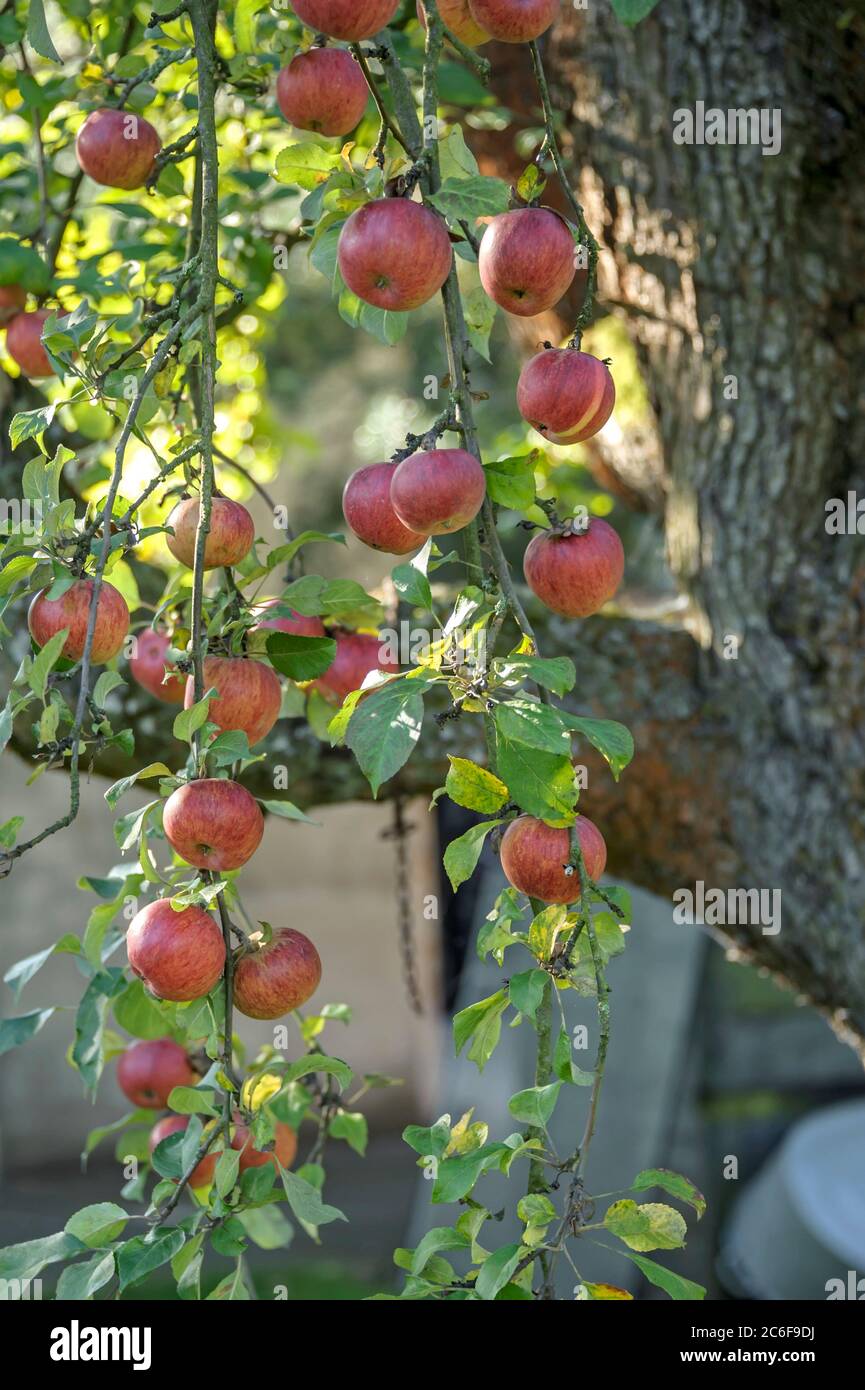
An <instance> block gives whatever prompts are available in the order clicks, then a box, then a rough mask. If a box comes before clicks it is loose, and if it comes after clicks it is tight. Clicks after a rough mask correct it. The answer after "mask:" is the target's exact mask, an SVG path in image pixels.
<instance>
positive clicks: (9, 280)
mask: <svg viewBox="0 0 865 1390" xmlns="http://www.w3.org/2000/svg"><path fill="white" fill-rule="evenodd" d="M3 42H6V40H5V39H3V38H2V37H0V43H3ZM50 284H51V272H50V271H49V269H48V266H47V265H46V264H45V262H44V261H43V259H42V257H41V256H40V255H39V253H38V251H35V250H34V248H33V247H32V246H25V245H24V243H23V242H22V241H19V240H18V238H17V237H11V236H5V237H0V285H21V286H22V288H23V289H25V290H30V292H31V293H32V294H44V293H45V291H46V290H47V289H48V286H49V285H50ZM52 412H53V408H52Z"/></svg>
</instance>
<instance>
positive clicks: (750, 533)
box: [549, 0, 865, 1039]
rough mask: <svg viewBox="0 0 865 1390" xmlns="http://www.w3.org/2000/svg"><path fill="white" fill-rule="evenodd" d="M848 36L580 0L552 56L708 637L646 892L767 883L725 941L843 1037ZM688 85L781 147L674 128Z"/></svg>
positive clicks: (683, 563)
mask: <svg viewBox="0 0 865 1390" xmlns="http://www.w3.org/2000/svg"><path fill="white" fill-rule="evenodd" d="M861 30H862V22H861V20H860V19H859V18H856V19H855V20H854V21H853V23H852V24H851V25H850V27H849V28H847V29H845V28H842V27H840V25H839V19H838V11H837V9H836V8H835V7H834V6H832V5H830V4H828V3H818V4H815V3H813V0H811V3H807V2H806V0H785V3H784V4H783V5H781V4H780V3H778V4H771V3H766V0H749V3H747V4H745V3H740V2H739V3H737V0H731V2H730V3H723V4H720V5H719V4H717V3H714V0H661V3H660V4H659V6H658V8H657V10H656V11H655V12H654V13H653V15H652V16H651V18H650V19H649V20H647V21H645V22H644V23H642V24H640V25H639V26H638V27H637V28H636V29H633V30H628V29H624V28H623V27H622V26H621V25H620V24H619V23H617V21H616V20H615V18H614V16H613V13H612V10H611V8H610V7H609V6H606V5H592V6H591V7H590V8H589V11H588V12H587V13H585V14H579V15H574V16H569V17H568V18H566V19H565V20H563V22H562V24H561V26H560V28H559V29H558V30H557V31H556V33H555V35H554V36H553V39H552V41H551V43H550V46H549V62H550V66H551V71H552V75H553V81H554V87H555V92H556V97H557V104H558V105H559V106H560V107H561V108H562V109H564V110H565V111H567V113H568V114H567V128H568V133H569V135H570V137H571V140H572V151H571V156H572V158H573V161H574V167H577V168H578V167H580V166H582V167H583V168H584V169H585V171H586V172H585V176H584V180H583V192H584V195H585V200H586V205H587V213H588V216H589V220H590V223H592V225H593V226H594V227H595V229H596V231H597V230H600V231H602V232H603V236H604V243H605V247H606V248H607V249H606V251H605V254H604V255H603V257H602V266H603V278H602V293H603V295H604V297H605V298H606V299H607V300H609V301H612V303H613V304H614V305H615V306H616V308H617V310H618V311H619V312H621V313H623V314H625V315H626V316H627V319H628V323H629V326H630V329H631V333H632V337H633V340H634V342H635V344H636V346H637V350H638V354H639V360H640V364H641V368H642V370H643V373H644V376H645V379H646V382H647V385H648V389H649V396H650V400H651V402H652V406H653V412H654V415H655V419H656V423H657V429H658V435H659V440H660V445H661V450H662V464H663V478H664V494H665V503H664V507H663V515H664V524H665V531H666V539H667V553H668V559H669V563H670V566H671V569H672V571H673V573H674V575H675V577H676V579H677V581H678V583H679V585H680V586H681V588H682V589H683V590H684V591H685V592H686V593H687V594H688V595H689V597H690V599H691V602H692V605H693V617H692V620H691V622H690V624H689V626H690V630H691V631H692V632H693V633H694V636H695V639H696V640H697V641H698V642H699V643H700V646H701V648H702V651H701V655H700V657H699V660H698V661H697V662H696V663H695V676H696V684H697V689H698V690H699V691H700V693H701V708H700V716H699V722H698V724H697V725H696V726H694V725H690V726H689V727H688V728H687V729H686V730H684V731H683V734H684V736H683V739H682V746H681V749H680V748H679V747H677V746H676V743H675V741H674V742H673V746H672V747H671V748H670V749H669V752H670V754H671V762H670V768H671V775H674V770H675V769H676V768H677V767H679V768H680V769H681V771H682V773H683V774H686V773H687V770H688V764H689V762H692V758H693V751H694V746H695V743H696V744H697V745H699V742H700V741H701V740H702V739H703V738H704V737H705V738H707V739H708V740H709V742H708V744H707V747H706V756H705V762H704V771H699V769H698V771H699V777H700V779H701V780H702V777H703V776H704V775H705V773H708V774H709V783H708V785H707V786H706V787H705V792H704V791H703V790H702V788H701V787H700V785H699V783H698V787H697V791H698V795H697V797H696V800H695V802H694V803H692V805H691V806H690V808H689V814H691V815H693V817H694V827H693V828H694V829H696V828H697V827H699V828H700V830H701V832H702V833H700V834H699V836H698V837H697V838H696V839H695V843H694V852H693V854H692V855H691V856H686V859H687V863H685V862H682V860H681V858H680V856H678V855H677V854H675V853H673V854H671V855H665V854H664V847H663V833H662V831H661V830H660V829H659V830H658V831H657V832H655V834H656V836H657V838H658V840H660V841H661V844H660V845H659V849H658V853H657V863H656V865H655V867H656V868H657V870H658V871H659V872H658V879H656V882H657V883H658V884H659V886H660V885H663V886H664V887H669V886H670V883H671V877H670V873H669V867H671V866H675V868H676V870H677V871H678V872H679V877H678V885H679V886H687V885H688V884H689V883H693V881H694V879H702V880H703V881H704V882H705V883H706V884H707V885H712V886H714V887H718V888H730V887H737V886H742V887H752V888H769V889H780V890H781V892H782V912H783V917H782V921H783V925H782V928H781V931H780V933H779V934H778V935H777V936H774V937H768V936H763V935H761V934H760V931H759V928H757V930H756V932H755V931H754V930H752V929H749V928H748V927H746V926H742V925H739V926H734V927H732V928H728V931H730V933H731V934H732V935H733V936H734V937H735V938H736V939H737V940H739V941H742V942H744V944H746V945H747V946H750V947H752V948H753V951H754V954H755V955H756V957H757V959H759V960H760V961H762V962H764V963H765V964H767V965H769V966H770V967H771V968H772V969H774V970H779V971H780V972H781V973H782V974H784V975H786V976H787V977H788V978H789V979H790V980H791V981H792V982H793V983H794V985H795V986H796V987H797V988H798V989H800V990H802V991H803V992H804V993H805V994H807V995H808V997H809V998H811V999H812V1000H813V1001H814V1002H816V1003H817V1004H819V1005H820V1006H822V1007H824V1008H825V1009H827V1010H828V1011H829V1012H830V1013H831V1014H832V1016H833V1021H834V1023H835V1024H836V1026H837V1027H838V1028H839V1029H840V1030H841V1031H844V1029H845V1027H846V1028H849V1029H850V1030H851V1031H852V1032H853V1033H855V1034H856V1035H857V1037H858V1038H859V1039H861V1038H862V1036H863V1033H865V810H863V767H865V756H863V755H865V737H863V734H865V728H863V708H865V554H863V542H862V539H861V537H857V536H856V535H855V534H853V535H834V534H828V533H827V530H826V526H825V518H826V511H825V507H826V503H827V501H828V500H829V499H830V498H833V497H840V498H843V499H845V501H846V498H847V493H848V491H854V492H856V493H857V494H858V496H859V497H862V496H865V421H863V416H862V411H861V397H862V382H863V379H865V332H863V295H862V264H863V260H865V179H863V174H865V167H863V166H865V158H863V151H865V142H863V134H865V130H863V127H865V114H863V106H862V102H861V67H860V65H859V63H860V60H859V58H858V57H857V51H858V53H859V54H861V40H862V33H861ZM698 101H703V102H705V105H706V107H707V108H709V107H720V108H722V109H723V110H724V111H726V110H727V109H728V108H734V109H735V108H752V107H760V108H769V109H778V110H779V111H780V113H781V120H782V146H781V151H780V153H778V154H776V155H774V156H769V155H763V154H762V153H761V149H760V148H759V147H758V146H755V145H728V146H721V145H707V144H696V143H694V144H676V143H675V142H674V140H673V125H674V113H675V112H677V111H678V110H680V109H682V108H690V109H693V108H694V106H695V103H696V102H698ZM731 377H733V378H735V381H734V382H731V381H730V378H731ZM736 386H737V387H738V392H737V394H736V391H735V388H736ZM731 387H732V388H733V389H731ZM728 396H733V398H732V399H728V398H727V397H728ZM857 406H858V407H859V409H857ZM650 481H651V480H650ZM630 483H631V485H632V486H633V479H631V480H630ZM863 529H865V522H863ZM713 748H714V749H715V750H717V749H718V748H720V749H721V754H720V757H718V755H717V753H716V752H715V753H713V751H712V750H713ZM651 810H652V808H650V807H646V811H647V812H648V813H649V815H651ZM643 825H644V826H646V822H645V821H644V822H643ZM668 825H669V828H670V831H671V832H672V833H674V825H675V822H668ZM629 838H631V839H632V840H633V839H636V840H639V838H640V837H639V833H638V827H637V826H634V827H633V831H632V835H631V837H629ZM654 839H655V836H654V835H653V841H654ZM652 858H653V859H654V858H655V855H654V854H653V855H652ZM643 868H644V869H645V870H649V871H650V873H651V869H652V865H651V864H650V863H646V864H645V865H644V866H643ZM647 877H648V875H645V874H644V876H643V881H646V880H647Z"/></svg>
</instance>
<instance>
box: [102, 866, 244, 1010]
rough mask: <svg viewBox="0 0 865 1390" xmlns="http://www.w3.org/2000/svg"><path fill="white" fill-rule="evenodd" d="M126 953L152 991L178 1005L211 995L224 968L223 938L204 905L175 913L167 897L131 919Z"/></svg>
mask: <svg viewBox="0 0 865 1390" xmlns="http://www.w3.org/2000/svg"><path fill="white" fill-rule="evenodd" d="M205 867H207V868H210V867H211V866H210V865H209V864H208V865H206V866H205ZM126 954H127V955H128V957H129V964H130V966H131V967H132V970H133V972H134V974H136V975H137V976H138V978H139V979H140V980H143V981H144V983H145V984H146V985H147V988H148V989H149V990H150V991H151V993H152V994H155V995H156V996H157V998H158V999H169V1000H171V1001H173V1002H174V1003H184V1002H185V1001H186V1000H189V999H200V998H201V996H202V995H203V994H209V993H210V991H211V990H212V989H213V986H214V985H215V984H216V982H217V980H218V979H219V978H220V976H221V974H222V972H223V970H224V968H225V942H224V941H223V939H222V932H221V931H220V930H219V927H218V926H217V925H216V922H215V921H214V920H213V918H212V917H211V915H210V913H209V912H205V911H204V908H202V907H184V908H183V909H182V911H180V912H175V910H174V908H173V907H172V906H171V903H170V902H169V900H168V899H167V898H157V900H156V902H153V903H148V904H147V906H146V907H143V908H142V909H141V911H140V912H138V913H136V915H135V916H134V917H133V919H132V921H131V922H130V923H129V930H128V931H127V933H126Z"/></svg>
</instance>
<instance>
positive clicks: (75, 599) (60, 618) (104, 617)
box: [27, 579, 129, 666]
mask: <svg viewBox="0 0 865 1390" xmlns="http://www.w3.org/2000/svg"><path fill="white" fill-rule="evenodd" d="M92 594H93V580H92V579H78V580H76V581H75V583H74V584H72V585H71V586H70V588H68V589H67V590H66V591H65V592H64V593H62V594H61V595H60V597H59V598H49V597H48V590H47V589H41V590H40V592H39V593H38V594H36V596H35V598H34V599H33V600H32V602H31V604H30V611H29V613H28V614H27V625H28V627H29V629H30V636H31V637H32V638H33V641H34V642H35V643H36V645H37V647H44V646H45V643H46V642H47V641H49V639H50V638H52V637H54V636H55V635H56V633H58V632H62V631H63V629H64V628H68V630H69V636H68V637H67V638H66V641H65V642H64V643H63V651H62V653H61V654H62V655H63V656H65V657H66V658H67V659H68V660H69V661H80V660H81V658H82V656H83V655H84V647H85V643H86V638H87V623H88V619H89V615H90V601H91V597H92ZM128 631H129V609H128V608H127V607H126V600H125V598H124V597H123V595H122V594H121V593H120V592H119V590H117V589H115V588H114V585H113V584H109V583H108V581H107V580H105V579H103V581H102V584H101V586H100V589H99V598H98V599H97V603H96V626H95V628H94V630H93V645H92V647H91V649H90V659H91V661H92V662H93V663H94V664H95V665H97V666H98V665H101V663H102V662H103V661H110V660H111V658H112V657H113V656H116V655H117V653H118V652H119V651H120V649H121V647H122V646H123V643H124V641H125V639H126V634H127V633H128Z"/></svg>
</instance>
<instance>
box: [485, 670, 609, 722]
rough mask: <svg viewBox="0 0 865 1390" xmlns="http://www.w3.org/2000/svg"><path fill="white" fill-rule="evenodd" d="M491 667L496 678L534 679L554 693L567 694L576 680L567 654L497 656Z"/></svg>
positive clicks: (506, 679) (510, 680)
mask: <svg viewBox="0 0 865 1390" xmlns="http://www.w3.org/2000/svg"><path fill="white" fill-rule="evenodd" d="M492 668H493V675H494V676H495V678H496V680H501V681H506V682H508V683H509V684H510V683H511V682H513V683H515V684H518V683H522V682H523V681H534V682H535V684H536V685H542V686H544V688H545V689H546V690H552V692H553V694H554V695H567V693H568V691H569V690H573V688H574V686H575V685H576V681H577V671H576V667H575V666H574V663H573V662H572V661H571V658H570V657H569V656H497V657H496V658H495V660H494V661H493V663H492ZM619 727H620V726H619Z"/></svg>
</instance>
